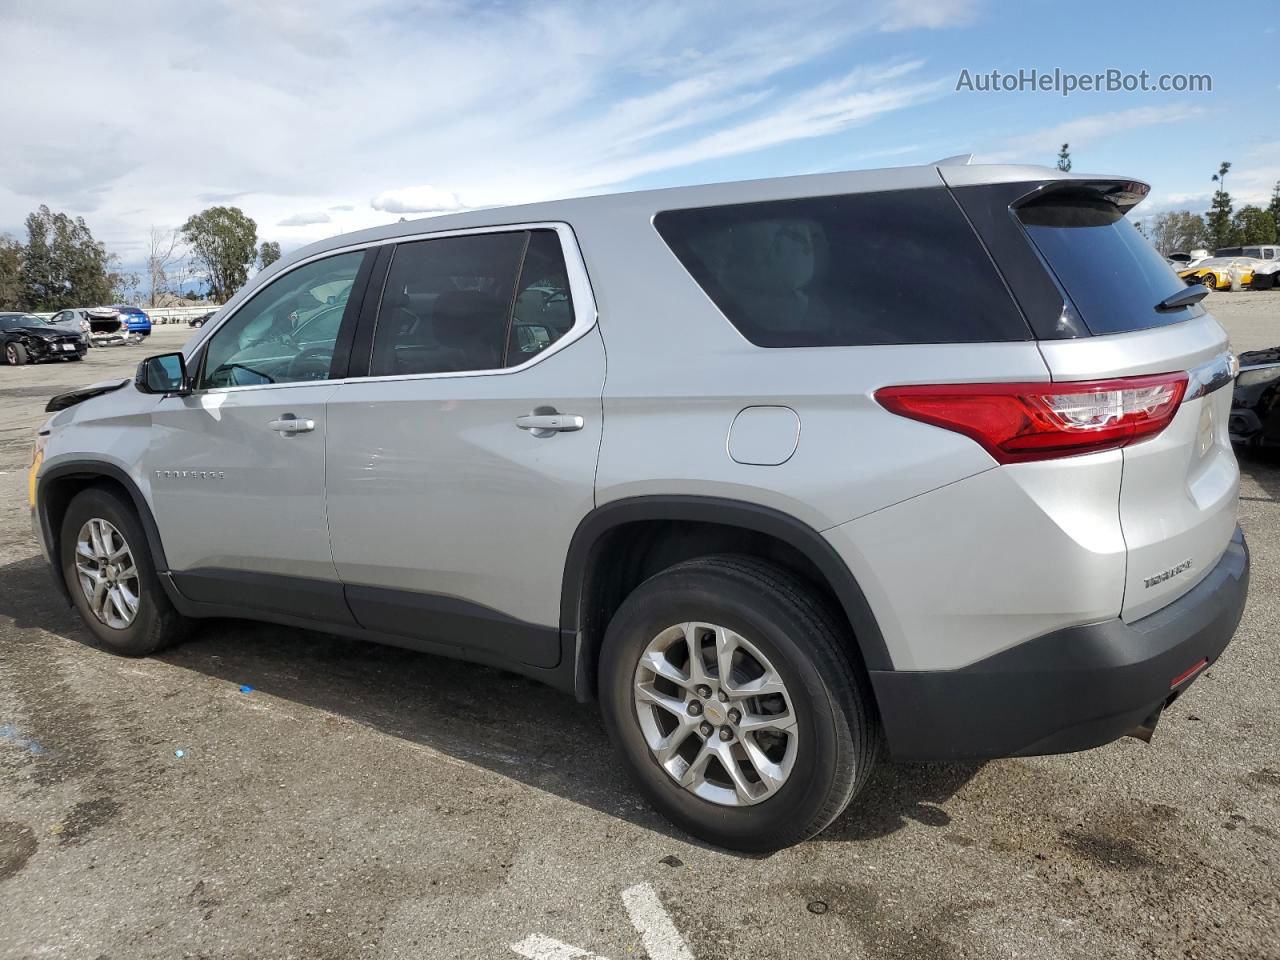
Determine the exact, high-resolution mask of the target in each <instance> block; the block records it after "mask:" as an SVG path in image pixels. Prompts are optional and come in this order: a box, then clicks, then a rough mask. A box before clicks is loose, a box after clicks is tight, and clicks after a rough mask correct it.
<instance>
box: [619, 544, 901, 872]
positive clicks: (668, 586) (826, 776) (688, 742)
mask: <svg viewBox="0 0 1280 960" xmlns="http://www.w3.org/2000/svg"><path fill="white" fill-rule="evenodd" d="M850 641H851V638H850V637H849V636H848V630H847V629H846V628H843V627H842V626H841V622H840V620H839V619H838V618H837V617H836V616H835V614H834V613H833V611H832V610H831V609H830V607H829V606H828V604H827V603H826V601H825V600H824V599H823V598H822V597H821V595H820V594H818V593H817V591H815V590H814V589H813V588H812V587H811V586H810V585H809V584H807V583H806V582H804V581H803V580H801V579H799V578H797V577H795V576H793V575H792V574H790V573H788V572H787V571H785V570H783V569H781V568H779V567H776V566H773V565H772V564H768V563H765V562H762V561H760V560H757V559H756V558H754V557H745V556H731V555H723V556H713V557H705V558H701V559H697V560H690V561H687V562H685V563H681V564H678V565H676V566H674V567H671V568H669V569H667V570H665V571H663V572H661V573H659V574H657V575H656V576H653V577H651V578H650V579H649V580H647V581H645V582H644V583H643V584H641V585H640V586H639V587H637V588H636V589H635V591H634V592H633V593H632V594H631V595H630V596H629V597H627V599H626V600H625V601H624V602H623V604H622V606H621V607H620V608H619V609H618V611H617V613H616V614H615V615H614V617H613V619H612V620H611V621H610V624H609V627H608V630H607V633H606V637H605V641H604V647H603V650H602V651H601V661H600V678H599V679H600V699H601V705H602V708H603V713H604V719H605V725H606V727H607V729H608V731H609V735H610V738H611V739H612V740H613V743H614V745H615V747H616V748H617V749H618V751H619V753H620V754H621V757H622V761H623V763H624V765H625V766H626V768H627V770H628V772H629V773H630V774H631V776H632V778H633V779H634V780H635V782H636V783H637V784H638V786H639V787H640V789H641V790H642V791H643V792H644V794H645V795H646V796H647V797H648V798H649V800H650V801H651V802H652V803H653V804H654V806H656V807H657V808H658V809H659V810H660V811H661V812H662V813H663V814H665V815H666V816H667V817H668V818H669V819H670V820H672V821H673V822H674V823H676V824H677V825H678V826H680V827H682V828H683V829H685V830H687V831H688V832H689V833H691V834H694V835H695V836H698V837H701V838H702V839H704V840H708V841H710V842H712V843H715V844H718V845H720V846H724V847H730V848H733V849H737V850H751V851H768V850H776V849H779V848H781V847H785V846H788V845H790V844H793V843H797V842H799V841H801V840H804V839H806V838H808V837H811V836H813V835H814V834H815V833H817V832H819V831H820V830H822V829H823V828H824V827H826V826H827V825H828V824H829V823H830V822H831V821H832V820H834V819H835V818H836V817H837V816H838V815H839V814H840V812H841V811H842V810H844V808H845V807H846V806H847V805H848V803H849V801H850V800H851V799H852V798H853V797H854V795H855V794H856V793H857V792H858V791H859V790H860V789H861V788H862V786H863V784H864V783H865V782H866V779H867V777H868V775H869V774H870V772H871V769H872V766H873V765H874V763H875V760H876V757H877V755H878V752H879V744H880V734H879V726H878V720H877V717H876V713H875V708H874V704H873V702H872V696H871V693H870V690H869V687H868V684H867V681H866V677H865V672H864V671H863V670H862V668H861V667H860V666H859V665H858V664H856V663H854V662H853V660H852V658H851V654H850V649H849V646H848V644H849V643H850Z"/></svg>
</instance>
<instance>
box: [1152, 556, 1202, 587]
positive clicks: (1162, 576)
mask: <svg viewBox="0 0 1280 960" xmlns="http://www.w3.org/2000/svg"><path fill="white" fill-rule="evenodd" d="M1190 569H1191V561H1190V559H1187V560H1183V561H1182V562H1181V563H1180V564H1178V565H1177V566H1176V567H1170V568H1169V569H1168V570H1165V571H1164V572H1162V573H1157V574H1156V575H1155V576H1154V577H1147V579H1146V580H1144V581H1143V583H1145V584H1146V585H1147V588H1148V589H1150V588H1151V587H1154V586H1155V585H1156V584H1157V583H1164V582H1165V581H1166V580H1172V579H1173V578H1174V577H1176V576H1178V575H1179V574H1181V573H1186V572H1187V571H1188V570H1190Z"/></svg>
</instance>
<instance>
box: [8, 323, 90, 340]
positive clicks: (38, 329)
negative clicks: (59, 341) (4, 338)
mask: <svg viewBox="0 0 1280 960" xmlns="http://www.w3.org/2000/svg"><path fill="white" fill-rule="evenodd" d="M9 329H10V330H11V331H13V332H14V333H22V334H26V335H28V336H32V337H40V338H41V339H43V340H52V339H53V338H54V337H66V336H69V335H72V334H79V332H80V331H79V330H71V329H69V328H68V327H64V326H62V324H58V326H56V327H53V326H50V325H49V324H47V323H28V324H23V325H22V326H20V327H10V328H9Z"/></svg>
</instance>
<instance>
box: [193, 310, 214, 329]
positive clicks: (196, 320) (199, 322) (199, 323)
mask: <svg viewBox="0 0 1280 960" xmlns="http://www.w3.org/2000/svg"><path fill="white" fill-rule="evenodd" d="M217 312H218V311H217V310H210V311H209V312H208V313H202V314H200V316H198V317H191V318H189V319H188V320H187V326H188V327H194V328H195V329H197V330H199V329H200V328H201V327H203V326H204V324H205V321H206V320H208V319H209V318H210V317H212V316H213V315H214V314H215V313H217Z"/></svg>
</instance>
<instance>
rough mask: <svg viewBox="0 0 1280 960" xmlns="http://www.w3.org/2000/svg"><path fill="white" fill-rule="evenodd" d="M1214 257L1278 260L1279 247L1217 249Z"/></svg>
mask: <svg viewBox="0 0 1280 960" xmlns="http://www.w3.org/2000/svg"><path fill="white" fill-rule="evenodd" d="M1213 255H1214V256H1215V257H1253V258H1254V259H1255V260H1280V245H1277V244H1274V243H1263V244H1258V245H1255V246H1249V247H1219V248H1218V249H1217V250H1215V251H1213Z"/></svg>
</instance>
